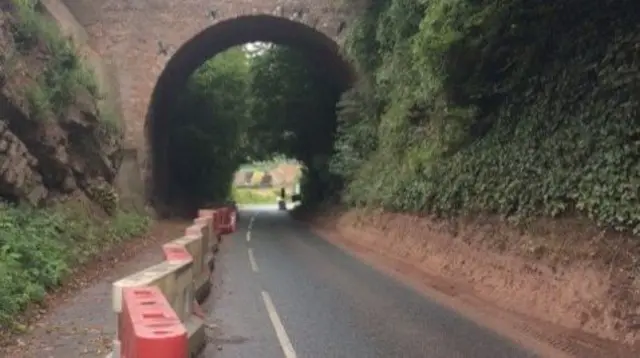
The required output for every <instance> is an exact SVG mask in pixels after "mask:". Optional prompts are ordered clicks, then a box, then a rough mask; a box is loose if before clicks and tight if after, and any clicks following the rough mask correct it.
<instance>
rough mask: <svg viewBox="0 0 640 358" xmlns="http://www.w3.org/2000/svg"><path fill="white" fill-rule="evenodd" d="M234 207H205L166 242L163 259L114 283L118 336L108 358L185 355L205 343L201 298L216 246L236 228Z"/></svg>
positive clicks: (207, 286) (207, 288)
mask: <svg viewBox="0 0 640 358" xmlns="http://www.w3.org/2000/svg"><path fill="white" fill-rule="evenodd" d="M235 218H236V212H235V209H233V208H219V209H215V210H212V209H206V210H204V209H203V210H200V211H199V212H198V218H196V219H195V220H194V221H193V224H192V225H190V226H189V227H187V228H185V234H184V236H183V237H181V238H178V239H175V240H173V241H171V242H169V243H167V244H165V245H163V247H162V250H163V252H164V258H165V259H164V261H163V262H161V263H159V264H157V265H155V266H152V267H149V268H147V269H145V270H143V271H140V272H137V273H134V274H132V275H130V276H128V277H125V278H123V279H121V280H119V281H117V282H115V283H114V284H113V311H114V313H115V314H116V315H117V321H118V325H117V334H116V337H115V339H114V347H113V348H114V350H113V352H112V353H111V354H110V355H109V357H112V358H187V357H191V356H193V355H195V354H196V353H198V352H199V351H201V350H202V349H203V348H204V346H205V344H206V339H205V338H206V337H205V333H204V322H203V318H204V317H203V312H202V310H201V309H200V307H199V306H198V301H202V300H204V299H205V298H206V297H207V295H208V294H209V291H210V287H211V280H210V276H211V273H212V270H213V267H214V265H213V252H214V251H215V249H214V246H215V247H217V245H218V244H219V242H220V240H221V237H222V235H227V234H230V233H233V232H234V231H235V229H236V219H235Z"/></svg>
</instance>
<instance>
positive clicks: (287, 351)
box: [262, 291, 297, 358]
mask: <svg viewBox="0 0 640 358" xmlns="http://www.w3.org/2000/svg"><path fill="white" fill-rule="evenodd" d="M262 299H263V300H264V305H265V306H266V307H267V312H268V313H269V318H270V319H271V323H272V324H273V328H274V329H275V331H276V335H277V336H278V341H280V346H281V347H282V351H283V352H284V357H285V358H296V357H297V356H296V351H295V350H294V349H293V345H292V344H291V340H290V339H289V336H288V335H287V331H285V329H284V326H283V325H282V321H281V320H280V316H278V312H277V311H276V307H275V306H274V305H273V301H272V300H271V296H269V294H268V293H267V292H265V291H262Z"/></svg>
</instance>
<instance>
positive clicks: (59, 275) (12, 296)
mask: <svg viewBox="0 0 640 358" xmlns="http://www.w3.org/2000/svg"><path fill="white" fill-rule="evenodd" d="M89 215H90V214H87V211H86V210H84V209H83V208H81V207H73V206H69V205H67V206H61V207H56V208H50V209H34V208H29V207H15V206H9V205H6V204H0V287H2V294H0V325H2V326H5V327H11V325H12V324H13V318H14V315H15V314H17V313H19V312H20V311H21V310H22V309H24V307H25V306H26V305H27V304H29V303H30V302H38V301H41V300H42V299H43V298H44V296H45V294H46V292H47V291H48V290H51V289H53V288H55V287H57V286H58V285H59V284H60V283H61V281H62V280H63V279H64V278H65V277H66V276H67V275H68V274H69V273H70V272H71V270H72V267H74V266H76V265H78V264H80V263H83V262H85V261H86V260H87V259H89V258H90V257H91V256H92V255H95V254H96V253H98V252H101V251H104V250H105V249H106V248H108V247H109V246H111V245H113V244H115V243H117V242H120V241H123V240H127V239H129V238H131V237H135V236H139V235H141V234H143V233H144V232H145V231H146V230H147V228H148V225H149V220H148V218H146V217H141V216H138V215H136V214H130V213H124V212H119V213H118V214H116V215H115V216H114V217H113V218H111V219H109V220H100V219H98V218H93V217H91V216H89Z"/></svg>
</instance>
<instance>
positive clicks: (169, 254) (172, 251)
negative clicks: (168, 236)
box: [162, 243, 193, 262]
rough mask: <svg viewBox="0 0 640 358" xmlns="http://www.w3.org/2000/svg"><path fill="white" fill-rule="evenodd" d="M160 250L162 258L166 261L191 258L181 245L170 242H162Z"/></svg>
mask: <svg viewBox="0 0 640 358" xmlns="http://www.w3.org/2000/svg"><path fill="white" fill-rule="evenodd" d="M162 252H164V258H165V260H167V261H168V262H176V261H189V260H192V259H193V257H191V254H190V253H189V251H187V249H185V248H184V246H181V245H175V244H171V243H169V244H164V245H162Z"/></svg>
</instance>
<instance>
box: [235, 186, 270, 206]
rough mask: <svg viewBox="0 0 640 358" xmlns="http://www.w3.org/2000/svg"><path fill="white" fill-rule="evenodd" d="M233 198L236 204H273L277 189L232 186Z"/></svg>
mask: <svg viewBox="0 0 640 358" xmlns="http://www.w3.org/2000/svg"><path fill="white" fill-rule="evenodd" d="M232 195H233V200H235V202H236V203H238V204H274V205H275V203H276V199H277V198H278V191H277V190H275V189H273V188H233V193H232Z"/></svg>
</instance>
